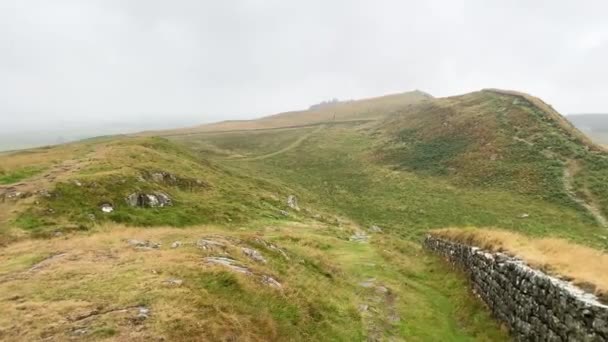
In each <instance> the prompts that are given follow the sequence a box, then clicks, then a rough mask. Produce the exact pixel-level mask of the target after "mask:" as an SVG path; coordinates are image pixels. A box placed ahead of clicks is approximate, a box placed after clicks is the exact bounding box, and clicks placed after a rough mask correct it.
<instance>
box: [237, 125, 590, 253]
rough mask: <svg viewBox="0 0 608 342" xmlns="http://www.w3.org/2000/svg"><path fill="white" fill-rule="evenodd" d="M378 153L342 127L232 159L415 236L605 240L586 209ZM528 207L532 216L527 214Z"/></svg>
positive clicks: (315, 200)
mask: <svg viewBox="0 0 608 342" xmlns="http://www.w3.org/2000/svg"><path fill="white" fill-rule="evenodd" d="M321 146H322V148H320V147H321ZM374 153H375V148H374V142H373V140H371V137H370V135H368V134H366V133H364V132H360V131H356V130H353V129H351V128H347V127H342V128H334V129H331V130H326V131H323V132H320V133H319V134H317V135H314V136H313V137H311V138H309V139H308V140H307V141H306V143H305V144H302V145H300V146H299V147H297V148H294V149H293V150H290V151H287V152H285V153H283V154H280V155H277V156H275V157H273V158H270V159H268V160H264V161H244V162H241V163H240V164H237V163H236V162H232V163H231V165H235V164H236V165H235V166H233V167H238V168H239V169H240V170H241V171H242V172H244V170H250V171H251V170H255V171H256V172H257V173H258V174H259V175H264V177H267V178H269V179H274V182H282V183H283V184H286V185H289V186H290V187H293V188H294V189H298V191H299V192H298V194H299V195H300V197H301V202H302V203H303V204H302V205H304V206H311V207H313V208H314V207H322V208H326V210H331V211H336V212H338V213H340V214H342V215H344V216H347V217H350V218H352V219H354V220H356V221H357V222H358V223H360V224H361V225H363V226H369V225H372V224H377V225H380V226H383V227H386V228H387V229H389V230H390V231H392V232H394V233H395V234H398V235H400V236H404V237H407V238H409V239H418V238H420V237H421V236H422V235H423V234H424V232H425V231H427V230H429V229H433V228H441V227H447V226H498V227H504V228H509V229H512V230H516V231H520V232H527V233H529V234H534V235H554V236H561V237H567V238H570V239H574V240H577V241H585V242H586V243H588V244H594V245H596V246H597V245H601V242H600V241H599V240H598V239H597V234H601V232H599V231H598V230H597V229H596V228H595V227H594V221H593V219H592V218H591V217H589V216H588V215H587V214H586V213H585V212H584V211H581V210H579V209H578V208H573V207H570V206H569V205H558V204H553V203H551V202H547V201H544V200H542V198H537V197H534V196H525V195H520V194H517V193H512V192H508V191H505V190H499V189H497V190H494V189H483V188H464V187H457V186H454V185H452V184H451V183H452V182H451V181H450V179H443V178H441V177H430V176H421V175H416V174H414V173H409V172H404V171H391V170H390V169H388V168H385V167H382V166H379V165H378V164H377V163H375V162H374V157H373V155H374ZM277 180H279V181H277ZM523 213H527V214H529V215H530V217H529V218H527V219H521V218H519V215H521V214H523Z"/></svg>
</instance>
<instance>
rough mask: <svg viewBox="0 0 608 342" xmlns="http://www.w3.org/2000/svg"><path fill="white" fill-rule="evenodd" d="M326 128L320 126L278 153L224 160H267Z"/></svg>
mask: <svg viewBox="0 0 608 342" xmlns="http://www.w3.org/2000/svg"><path fill="white" fill-rule="evenodd" d="M325 127H326V125H320V126H319V127H318V128H317V129H315V130H314V131H312V132H309V133H307V134H304V135H302V136H301V137H299V138H298V139H297V140H296V141H294V142H292V143H291V144H289V145H287V146H285V147H284V148H282V149H280V150H278V151H274V152H272V153H268V154H264V155H261V156H256V157H250V158H235V159H226V160H229V161H234V160H238V161H253V160H262V159H268V158H271V157H274V156H276V155H279V154H282V153H285V152H287V151H290V150H293V149H294V148H296V147H298V146H300V144H302V143H303V142H304V141H306V139H308V138H310V137H311V136H312V135H313V134H316V133H318V132H320V131H321V130H323V129H324V128H325Z"/></svg>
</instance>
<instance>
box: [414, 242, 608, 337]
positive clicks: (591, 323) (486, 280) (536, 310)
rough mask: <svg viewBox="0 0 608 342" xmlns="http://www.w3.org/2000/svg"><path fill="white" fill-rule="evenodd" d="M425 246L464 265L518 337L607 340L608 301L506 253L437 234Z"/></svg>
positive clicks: (497, 314)
mask: <svg viewBox="0 0 608 342" xmlns="http://www.w3.org/2000/svg"><path fill="white" fill-rule="evenodd" d="M424 246H425V247H426V248H427V249H429V250H431V251H433V252H435V253H437V254H439V255H441V256H443V257H445V258H446V259H447V260H448V261H450V262H451V263H452V264H454V265H457V266H458V267H459V268H461V269H462V270H464V271H465V272H466V273H467V274H468V275H469V278H470V281H471V285H472V287H473V290H474V291H475V293H476V294H477V295H479V297H481V299H482V300H483V301H484V302H485V303H486V304H487V305H488V307H489V308H490V310H491V311H492V313H493V315H494V316H495V317H496V318H497V319H499V320H500V321H502V322H503V323H505V324H506V325H507V326H508V328H509V329H510V331H511V334H512V336H513V338H514V339H515V340H518V341H608V306H606V305H603V304H602V303H600V302H599V301H598V300H597V299H596V297H595V296H593V295H591V294H588V293H585V292H583V291H582V290H580V289H579V288H577V287H575V286H573V285H571V284H570V283H568V282H565V281H563V280H560V279H557V278H555V277H552V276H549V275H547V274H545V273H543V272H541V271H539V270H536V269H533V268H531V267H529V266H527V265H526V264H525V263H523V262H522V261H521V260H518V259H515V258H513V257H510V256H507V255H505V254H502V253H489V252H487V251H484V250H481V249H479V248H477V247H473V246H468V245H463V244H460V243H456V242H453V241H449V240H445V239H442V238H438V237H435V236H431V235H429V236H427V237H426V239H425V241H424Z"/></svg>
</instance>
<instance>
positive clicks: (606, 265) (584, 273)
mask: <svg viewBox="0 0 608 342" xmlns="http://www.w3.org/2000/svg"><path fill="white" fill-rule="evenodd" d="M432 234H433V235H435V236H439V237H443V238H447V239H449V240H452V241H457V242H461V243H465V244H470V245H474V246H477V247H480V248H483V249H486V250H490V251H494V252H503V253H506V254H508V255H512V256H515V257H518V258H520V259H522V260H524V261H525V262H527V263H528V264H530V265H531V266H533V267H535V268H539V269H542V270H544V271H546V272H548V273H550V274H552V275H556V276H562V277H565V278H567V279H572V282H573V283H574V284H576V285H579V286H581V287H582V288H584V289H585V290H587V291H590V292H593V293H594V294H596V295H597V296H598V297H600V298H601V299H606V296H607V294H608V254H606V253H603V252H601V251H598V250H596V249H593V248H590V247H586V246H582V245H577V244H573V243H572V242H569V241H566V240H563V239H557V238H531V237H527V236H524V235H521V234H516V233H513V232H508V231H504V230H498V229H480V228H464V229H463V228H447V229H440V230H436V231H433V232H432Z"/></svg>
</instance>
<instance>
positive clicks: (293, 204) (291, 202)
mask: <svg viewBox="0 0 608 342" xmlns="http://www.w3.org/2000/svg"><path fill="white" fill-rule="evenodd" d="M287 206H289V207H290V208H291V209H293V210H295V211H300V207H299V206H298V198H297V197H296V196H294V195H289V196H288V197H287Z"/></svg>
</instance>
